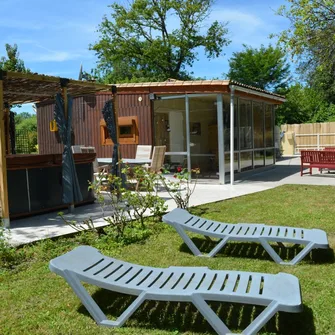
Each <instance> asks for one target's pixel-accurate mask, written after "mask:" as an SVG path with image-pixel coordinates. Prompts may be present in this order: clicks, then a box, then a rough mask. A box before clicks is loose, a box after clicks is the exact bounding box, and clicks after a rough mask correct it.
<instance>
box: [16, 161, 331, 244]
mask: <svg viewBox="0 0 335 335" xmlns="http://www.w3.org/2000/svg"><path fill="white" fill-rule="evenodd" d="M306 171H307V170H306ZM236 177H237V178H236V181H235V184H234V185H230V184H225V185H219V184H215V183H213V180H208V182H206V180H202V181H201V182H199V183H198V185H197V186H196V189H195V192H194V193H193V195H192V196H191V198H190V205H191V206H198V205H202V204H206V203H210V202H216V201H222V200H226V199H231V198H235V197H239V196H243V195H247V194H251V193H255V192H261V191H265V190H268V189H271V188H274V187H277V186H280V185H285V184H303V185H330V186H335V173H328V172H324V173H322V174H321V173H320V172H319V171H318V169H314V170H313V175H311V176H310V175H307V174H306V175H304V176H302V177H301V176H300V157H284V158H282V159H281V160H279V161H278V162H277V164H276V165H275V166H274V167H271V168H269V169H268V170H266V171H260V172H259V171H257V170H253V171H252V172H251V173H250V172H249V173H246V174H240V175H237V176H236ZM159 195H160V196H161V197H162V198H164V199H165V200H166V203H167V205H168V210H172V209H173V208H175V207H176V204H175V202H174V200H173V199H171V197H170V195H169V194H168V192H166V191H164V190H162V191H160V192H159ZM110 214H111V211H110V209H109V208H108V207H107V208H106V210H105V211H102V209H101V207H100V205H99V204H97V203H95V204H92V205H86V206H81V207H77V208H75V211H74V212H73V213H65V214H64V217H65V218H66V219H67V220H75V221H77V222H82V221H83V220H85V219H88V218H92V220H93V222H94V225H95V226H96V227H99V226H104V225H106V221H105V220H104V217H106V216H108V215H110ZM74 232H75V230H74V229H73V228H71V227H70V226H69V225H67V224H65V223H64V222H63V220H62V219H61V218H60V217H59V216H58V212H53V213H47V214H43V215H37V216H32V217H29V218H25V219H19V220H13V221H11V229H10V241H11V243H12V244H13V245H20V244H25V243H30V242H34V241H37V240H41V239H46V238H50V237H56V236H61V235H66V234H72V233H74Z"/></svg>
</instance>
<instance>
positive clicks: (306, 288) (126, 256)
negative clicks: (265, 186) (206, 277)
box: [0, 185, 335, 335]
mask: <svg viewBox="0 0 335 335" xmlns="http://www.w3.org/2000/svg"><path fill="white" fill-rule="evenodd" d="M333 203H334V187H333V186H309V185H285V186H281V187H277V188H274V189H271V190H267V191H263V192H257V193H253V194H249V195H246V196H243V197H237V198H234V199H230V200H225V201H221V202H217V203H211V204H205V205H203V206H200V207H195V208H192V213H193V214H195V215H201V216H202V217H204V218H207V219H209V220H215V221H223V222H264V223H268V224H272V225H287V222H288V218H289V221H290V225H291V226H294V227H300V228H305V229H306V228H320V229H323V230H325V231H326V233H327V235H328V238H329V243H330V249H329V250H313V251H312V252H311V253H310V254H309V255H308V256H307V257H306V258H305V259H304V260H302V261H301V263H300V264H298V265H297V266H292V267H288V266H286V267H285V268H284V267H283V266H282V265H280V264H276V263H275V262H274V261H273V260H271V259H270V258H269V256H268V254H267V253H266V252H264V250H263V248H262V247H261V245H260V244H256V243H241V242H236V243H235V242H229V243H228V245H227V247H225V248H223V249H222V251H221V252H220V253H219V254H218V255H217V256H216V257H212V258H208V257H194V256H193V255H192V254H191V253H190V251H189V249H188V248H187V246H185V244H184V243H183V241H182V240H181V239H180V237H179V236H178V234H177V233H176V231H175V230H174V229H173V228H172V227H170V226H168V225H163V224H162V225H157V224H153V225H152V226H151V225H150V223H146V226H147V227H148V228H151V227H152V229H153V231H154V233H152V234H151V236H150V237H149V238H146V239H145V240H141V241H140V240H139V239H140V238H141V236H140V235H141V234H142V230H141V228H140V225H139V224H138V228H134V229H129V231H128V230H127V229H126V232H125V234H126V236H128V237H127V238H129V241H130V240H131V239H133V241H135V242H137V243H125V244H116V243H115V242H114V241H113V240H112V239H111V238H108V237H107V235H106V236H105V235H104V236H102V237H101V238H99V239H98V240H97V239H96V237H95V235H94V234H93V236H92V237H91V238H90V237H89V235H92V233H85V235H86V238H85V239H84V237H83V236H84V234H76V235H74V236H70V237H66V238H65V237H62V238H58V239H55V240H50V239H47V240H45V241H43V242H42V241H41V242H37V243H34V244H31V245H26V246H24V247H23V248H22V251H23V252H24V255H25V261H23V262H22V264H21V265H20V266H18V267H16V268H15V270H6V271H3V272H2V273H1V275H0V276H1V278H0V290H1V313H0V324H1V334H4V335H22V334H34V335H59V334H80V335H92V334H96V333H99V335H111V334H113V335H121V334H122V335H131V334H139V335H140V334H142V335H143V334H145V335H158V334H160V335H174V334H177V333H178V334H188V335H190V334H199V335H200V334H214V332H213V329H212V328H211V326H210V325H209V324H208V323H207V322H205V321H204V318H203V317H202V316H201V314H200V313H199V312H198V311H197V310H196V308H194V307H193V305H192V304H190V303H185V302H156V301H147V302H146V303H145V304H143V306H141V307H140V308H139V310H138V311H137V312H136V313H134V314H133V316H132V317H131V319H130V320H129V322H127V324H126V325H124V326H123V327H121V328H113V330H112V331H111V329H110V328H107V327H98V326H97V325H96V323H95V322H94V320H93V319H91V318H90V317H89V316H88V314H87V312H86V310H85V308H84V307H83V306H82V305H81V303H80V302H79V301H78V298H77V296H76V295H75V294H74V293H73V291H72V290H71V288H70V287H69V286H68V285H67V284H66V282H65V281H64V280H63V279H62V278H60V277H59V276H56V275H55V274H54V273H51V272H50V270H49V268H48V262H49V261H50V259H52V258H54V257H57V256H59V255H61V254H64V253H65V252H67V251H69V250H72V249H73V248H74V247H76V246H78V245H82V244H85V243H86V244H87V242H90V243H89V245H92V246H94V247H96V248H98V249H99V250H100V251H101V252H102V254H105V255H109V256H111V257H115V258H117V259H122V260H125V261H128V262H131V263H135V264H141V265H148V266H155V267H169V266H191V267H195V266H206V267H209V268H210V269H213V270H238V271H252V272H265V273H273V274H276V273H278V272H283V271H285V272H288V273H291V274H292V275H295V276H296V277H298V278H299V282H300V285H301V291H302V296H303V304H304V308H303V311H302V312H301V313H278V315H276V316H275V317H273V318H272V319H271V320H269V322H268V323H267V325H266V326H265V327H263V328H262V329H261V330H259V332H258V333H259V334H260V335H274V334H277V335H279V334H282V335H292V334H294V335H313V334H315V335H326V334H327V335H329V334H331V333H332V332H334V329H335V314H334V313H331V312H330V311H331V310H332V308H333V307H334V306H335V295H334V276H335V266H334V255H333V249H334V248H335V226H334V216H335V206H334V204H333ZM128 233H129V235H127V234H128ZM188 234H189V233H188ZM189 236H190V237H191V238H192V239H193V241H194V242H195V243H196V244H197V246H198V247H199V248H200V249H201V250H202V251H204V252H206V251H208V250H209V249H210V248H212V247H213V245H214V243H215V242H210V241H207V240H206V239H205V238H204V237H202V236H197V235H195V234H190V235H189ZM89 240H91V241H89ZM273 248H275V249H276V251H277V250H278V251H280V250H281V253H280V255H281V257H283V259H287V258H289V257H290V256H291V257H292V256H293V257H294V256H295V251H296V249H295V248H287V249H285V250H283V249H281V248H279V247H278V246H276V245H275V244H273ZM85 288H87V289H88V290H89V293H90V294H92V295H93V298H94V300H95V301H96V302H97V303H98V304H99V306H100V307H101V308H102V310H103V311H104V313H105V314H106V316H107V317H108V318H109V319H112V320H115V319H116V318H117V317H118V316H119V315H120V314H121V313H122V311H124V310H125V308H126V307H127V306H129V304H130V303H131V302H132V301H134V298H133V297H130V296H129V295H121V294H117V293H113V292H110V291H107V290H103V289H100V288H96V287H92V285H85ZM209 303H210V304H211V306H213V308H214V311H215V312H216V313H217V315H218V316H219V317H220V318H222V320H225V322H226V324H227V326H228V327H229V329H231V331H232V332H233V333H240V332H241V331H242V330H243V329H244V328H245V327H246V326H247V324H248V323H249V322H250V321H251V320H252V319H254V318H255V317H257V315H258V313H259V312H260V311H262V310H263V308H255V307H254V306H250V308H249V307H248V306H246V305H240V304H232V303H218V304H216V303H214V302H212V301H211V302H209ZM227 315H228V317H227ZM18 316H19V317H18Z"/></svg>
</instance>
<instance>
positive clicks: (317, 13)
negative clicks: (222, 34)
mask: <svg viewBox="0 0 335 335" xmlns="http://www.w3.org/2000/svg"><path fill="white" fill-rule="evenodd" d="M287 2H288V3H289V5H288V6H285V5H283V6H281V7H280V8H279V9H278V11H277V14H278V15H281V16H284V17H286V18H288V19H289V20H290V22H291V26H290V28H289V29H287V30H284V31H283V32H282V33H281V34H280V35H279V43H281V44H282V45H284V47H285V48H286V49H287V50H290V52H291V53H292V55H293V56H304V57H303V58H301V61H302V62H301V65H303V67H304V68H305V69H306V67H307V68H312V71H313V72H314V70H315V69H316V68H319V69H320V70H324V71H327V70H328V71H330V70H332V71H331V72H333V70H334V69H335V53H334V52H333V50H334V49H335V40H334V35H335V10H334V9H335V4H334V1H333V0H287Z"/></svg>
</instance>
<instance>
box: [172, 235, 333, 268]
mask: <svg viewBox="0 0 335 335" xmlns="http://www.w3.org/2000/svg"><path fill="white" fill-rule="evenodd" d="M192 241H193V242H194V244H195V245H196V246H197V247H198V249H199V250H200V251H201V252H203V253H204V254H207V253H209V252H210V251H211V250H212V249H213V248H214V247H215V246H216V244H217V242H216V241H211V240H207V239H205V238H199V237H192ZM271 246H272V247H273V249H274V250H275V251H276V252H277V253H278V255H279V256H280V257H281V258H282V259H283V260H284V261H289V260H291V259H293V258H294V257H295V256H296V255H297V254H298V253H299V252H300V251H301V250H302V249H303V247H301V246H297V247H296V246H292V247H290V246H289V247H281V246H278V245H276V244H271ZM179 250H180V251H181V252H186V253H189V254H192V252H191V250H190V249H189V248H188V246H187V245H186V244H185V243H182V244H181V246H180V248H179ZM217 255H224V256H229V257H241V258H252V259H255V258H257V259H262V260H272V258H271V257H270V256H269V254H268V253H267V252H266V251H265V249H264V248H263V246H262V245H261V244H259V243H252V242H250V243H245V242H228V243H227V244H226V245H225V246H224V247H223V248H222V249H221V250H220V252H219V253H218V254H217ZM303 260H304V261H305V262H313V263H319V264H322V263H334V260H335V257H334V251H333V249H330V248H329V249H314V250H312V251H311V252H310V253H309V254H308V255H307V256H306V257H305V258H304V259H303Z"/></svg>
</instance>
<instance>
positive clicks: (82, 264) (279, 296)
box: [49, 246, 302, 335]
mask: <svg viewBox="0 0 335 335" xmlns="http://www.w3.org/2000/svg"><path fill="white" fill-rule="evenodd" d="M49 268H50V270H51V271H52V272H55V273H56V274H58V275H60V276H62V277H63V278H64V279H65V280H66V281H67V283H68V284H69V285H70V286H71V288H72V289H73V291H74V292H75V294H76V295H77V296H78V298H79V299H80V300H81V302H82V304H83V305H84V306H85V307H86V309H87V310H88V312H89V313H90V314H91V316H92V317H93V319H94V320H95V321H96V322H97V324H98V325H101V326H107V327H121V326H122V325H123V324H124V323H125V322H126V321H127V320H128V319H129V317H130V316H131V315H132V314H133V313H134V312H135V311H136V310H137V309H138V308H139V307H140V305H141V304H142V303H143V302H144V301H145V300H158V301H178V302H191V303H193V304H194V305H195V307H196V308H197V309H198V310H199V312H200V313H201V314H202V315H203V317H204V318H205V319H206V320H207V321H208V323H209V324H210V325H211V326H212V327H213V329H214V330H215V331H216V332H217V333H218V334H220V335H224V334H231V332H230V330H229V329H228V327H227V326H226V325H225V323H224V322H223V321H222V320H221V319H220V318H219V317H218V316H217V314H216V313H215V312H214V311H213V310H212V309H211V307H210V306H209V305H208V304H207V302H206V300H209V301H219V302H227V303H232V302H235V303H241V304H251V305H260V306H266V308H265V309H264V310H263V312H262V313H261V314H260V315H258V316H257V317H256V318H255V319H254V320H253V321H252V322H251V324H250V325H249V326H248V327H247V328H246V329H245V330H244V331H243V334H244V335H252V334H257V332H258V331H259V330H260V329H261V328H262V327H263V326H264V325H265V323H266V322H267V321H268V320H269V319H270V318H271V317H272V316H273V315H275V314H276V313H277V312H278V311H284V312H291V313H298V312H301V310H302V302H301V294H300V285H299V281H298V278H296V277H295V276H293V275H290V274H286V273H281V272H280V273H278V274H276V275H273V274H264V273H257V272H242V271H225V270H210V269H208V268H207V267H175V266H171V267H169V268H154V267H150V266H142V265H136V264H132V263H127V262H124V261H121V260H117V259H115V258H111V257H107V256H104V255H102V254H101V253H100V252H99V251H98V250H97V249H95V248H93V247H89V246H80V247H77V248H75V249H74V250H72V251H70V252H68V253H66V254H64V255H62V256H59V257H57V258H55V259H52V260H51V261H50V264H49ZM81 282H85V283H88V284H93V285H96V286H98V287H101V288H104V289H107V290H110V291H114V292H119V293H124V294H130V295H134V296H137V298H136V299H135V300H134V301H133V302H132V303H131V304H130V306H129V307H128V308H127V309H126V310H125V311H124V312H123V313H122V314H121V316H120V317H118V318H117V319H116V320H115V321H112V320H108V319H107V317H106V315H105V314H104V313H103V312H102V310H101V309H100V307H99V306H98V304H97V303H96V302H95V301H94V300H93V298H92V297H91V296H90V295H89V293H88V292H87V291H86V289H85V288H84V286H83V285H82V284H81ZM249 319H251V316H250V318H249Z"/></svg>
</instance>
